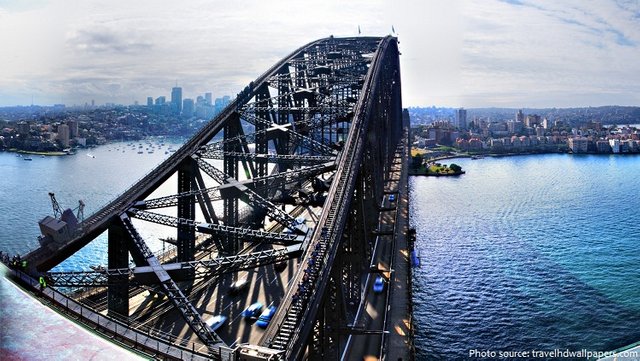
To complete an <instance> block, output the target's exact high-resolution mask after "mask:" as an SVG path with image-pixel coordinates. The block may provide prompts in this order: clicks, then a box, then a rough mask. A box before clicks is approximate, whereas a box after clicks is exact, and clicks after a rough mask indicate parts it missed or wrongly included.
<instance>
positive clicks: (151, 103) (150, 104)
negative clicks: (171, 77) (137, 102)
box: [147, 97, 153, 107]
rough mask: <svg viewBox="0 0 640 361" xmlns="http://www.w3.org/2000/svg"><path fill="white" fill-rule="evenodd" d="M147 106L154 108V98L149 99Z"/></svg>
mask: <svg viewBox="0 0 640 361" xmlns="http://www.w3.org/2000/svg"><path fill="white" fill-rule="evenodd" d="M147 106H148V107H152V106H153V97H147Z"/></svg>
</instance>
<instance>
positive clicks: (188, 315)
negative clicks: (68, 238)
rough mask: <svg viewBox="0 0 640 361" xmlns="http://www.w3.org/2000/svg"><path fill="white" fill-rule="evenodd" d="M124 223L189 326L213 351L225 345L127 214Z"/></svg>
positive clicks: (123, 216)
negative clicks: (165, 268)
mask: <svg viewBox="0 0 640 361" xmlns="http://www.w3.org/2000/svg"><path fill="white" fill-rule="evenodd" d="M120 219H121V220H122V224H123V225H124V228H125V229H126V230H127V233H128V234H129V237H131V239H132V240H133V244H134V245H135V247H137V249H138V251H139V252H140V253H141V254H142V255H143V256H144V257H145V260H146V262H147V263H148V265H149V266H148V267H151V269H152V270H153V272H154V273H155V275H156V277H158V281H160V284H161V285H162V288H163V289H164V291H165V292H166V294H167V296H168V297H169V299H170V300H171V303H173V305H174V306H175V307H176V308H177V309H178V310H179V311H180V313H181V314H182V317H183V318H184V320H185V321H186V322H187V324H189V327H191V329H192V330H193V332H194V333H195V334H196V335H198V338H200V340H201V341H202V342H204V343H205V344H206V345H207V346H208V347H209V349H210V350H211V351H213V350H215V348H216V347H219V346H222V345H225V343H224V341H222V339H221V338H220V337H219V336H218V335H217V334H216V333H215V332H212V331H211V330H210V329H209V327H208V326H207V324H206V323H205V322H204V320H202V316H201V315H200V313H198V311H197V310H196V308H195V307H194V306H193V304H191V302H190V301H189V299H188V298H187V297H186V296H185V295H184V294H183V293H182V291H181V290H180V288H179V287H178V285H176V283H175V282H174V281H173V279H171V277H169V274H168V273H167V272H166V271H165V270H164V268H162V265H161V264H160V261H158V259H157V258H156V256H155V255H154V254H153V253H152V252H151V250H150V249H149V247H147V245H146V243H145V241H144V240H143V239H142V237H141V236H140V234H139V233H138V231H137V230H136V229H135V228H134V227H133V224H132V223H131V219H130V218H129V216H127V215H126V214H122V215H120Z"/></svg>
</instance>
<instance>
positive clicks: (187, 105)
mask: <svg viewBox="0 0 640 361" xmlns="http://www.w3.org/2000/svg"><path fill="white" fill-rule="evenodd" d="M194 109H195V106H194V103H193V99H190V98H186V99H185V100H183V101H182V116H184V117H187V118H191V117H192V116H193V111H194Z"/></svg>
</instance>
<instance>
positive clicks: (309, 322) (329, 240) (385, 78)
mask: <svg viewBox="0 0 640 361" xmlns="http://www.w3.org/2000/svg"><path fill="white" fill-rule="evenodd" d="M377 45H378V44H376V47H377V50H376V53H375V55H374V57H373V62H372V64H371V67H370V69H369V71H368V72H367V76H366V80H365V84H364V85H363V88H362V89H363V91H362V92H361V93H360V94H361V96H360V98H359V99H358V102H357V107H356V110H355V115H354V119H353V122H352V123H351V126H350V131H349V133H348V137H347V140H346V142H345V145H344V149H343V150H342V151H341V152H340V154H339V156H338V159H339V161H338V165H337V171H336V176H335V179H334V182H333V183H332V186H331V189H330V190H329V195H328V196H327V202H326V204H327V206H325V207H324V209H323V213H322V214H321V216H320V220H319V221H318V222H317V226H316V228H317V229H322V230H323V232H322V233H321V234H318V233H319V232H316V233H315V234H314V237H313V238H312V239H311V242H310V247H309V248H308V250H307V252H306V253H305V256H304V258H303V262H302V263H301V267H300V268H299V270H298V272H297V273H296V275H295V278H294V280H293V281H292V284H293V287H291V288H290V289H289V290H288V291H287V294H286V296H285V299H284V300H283V302H282V303H281V305H280V306H279V308H278V312H277V313H276V315H275V316H274V318H273V319H272V321H271V323H270V325H269V327H268V328H267V330H266V331H265V333H264V335H263V337H262V339H261V341H260V344H261V345H263V346H267V347H272V348H276V349H280V350H284V351H285V356H284V357H285V359H297V358H299V357H300V356H301V355H302V354H303V353H304V347H303V346H304V345H305V343H306V342H307V340H308V336H309V332H311V330H312V327H313V324H314V322H313V320H315V319H316V316H317V312H318V309H319V307H320V305H321V303H322V302H323V299H324V298H323V297H324V290H325V288H326V285H327V283H328V280H329V278H330V271H331V267H332V264H333V262H334V259H335V257H336V252H337V250H338V247H337V246H338V244H339V243H340V241H339V240H340V238H341V236H342V231H343V229H344V226H345V222H346V219H347V216H348V214H349V209H350V207H351V196H352V194H353V189H354V186H355V183H356V180H357V175H358V172H359V170H360V164H361V162H362V159H363V154H364V149H365V146H366V143H367V141H366V139H367V137H368V135H369V134H372V132H373V134H375V133H376V132H378V130H377V126H378V123H379V122H380V121H388V119H387V118H389V117H395V116H396V114H395V112H394V113H386V114H385V113H384V112H383V113H374V112H373V111H374V110H377V109H376V103H382V102H384V101H385V98H386V97H392V96H394V95H393V93H398V94H399V92H400V89H399V80H398V77H399V73H398V72H397V70H398V69H399V67H398V62H397V58H398V52H397V44H396V42H395V39H393V38H386V39H384V40H383V41H381V42H380V44H379V46H377ZM356 68H360V67H356ZM361 68H362V69H365V71H366V69H367V66H366V64H363V66H362V67H361ZM398 96H399V95H398ZM395 105H398V104H397V103H396V104H395ZM393 111H395V109H394V110H393ZM400 111H401V110H400V109H398V112H400ZM380 119H383V120H380ZM393 122H397V123H398V124H395V125H396V126H398V127H400V126H401V119H393ZM372 123H373V124H375V125H374V126H373V127H371V126H370V124H372ZM393 133H395V132H390V133H387V134H384V136H387V137H391V136H393ZM313 252H316V253H315V254H313ZM310 259H318V261H319V262H314V263H313V265H312V264H310V263H308V261H309V260H310ZM316 264H317V265H319V266H316Z"/></svg>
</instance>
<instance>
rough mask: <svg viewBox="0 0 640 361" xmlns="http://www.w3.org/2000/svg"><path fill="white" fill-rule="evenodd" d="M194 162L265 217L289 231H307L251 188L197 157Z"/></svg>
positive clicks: (303, 232) (303, 226)
mask: <svg viewBox="0 0 640 361" xmlns="http://www.w3.org/2000/svg"><path fill="white" fill-rule="evenodd" d="M196 161H197V163H198V166H199V167H200V169H202V170H203V171H204V172H205V173H207V174H208V175H209V176H210V177H212V178H213V179H214V180H215V181H216V182H218V183H221V184H225V185H229V186H230V187H233V188H235V189H236V190H237V192H240V194H241V195H242V196H243V199H244V200H247V201H248V202H249V205H251V206H254V207H259V208H262V209H264V210H266V211H267V215H268V216H269V217H270V218H271V219H273V220H274V221H276V222H278V223H280V224H282V225H283V226H285V227H287V228H289V229H290V230H291V231H295V232H297V233H300V234H305V233H307V231H308V229H307V227H306V226H305V225H303V224H298V223H297V222H296V220H295V218H293V217H291V216H290V215H289V214H288V213H286V212H285V211H283V210H281V209H280V208H278V207H277V206H276V205H275V204H273V203H272V202H271V201H269V200H267V199H265V198H263V197H262V196H261V195H259V194H258V193H256V192H255V191H254V190H252V189H251V188H248V187H246V186H244V185H243V184H242V183H240V182H239V181H237V180H236V179H235V178H232V177H229V176H227V175H226V174H225V173H224V172H223V171H221V170H219V169H217V168H216V167H214V166H212V165H211V164H209V163H207V162H206V161H204V160H203V159H201V158H199V157H197V159H196Z"/></svg>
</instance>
